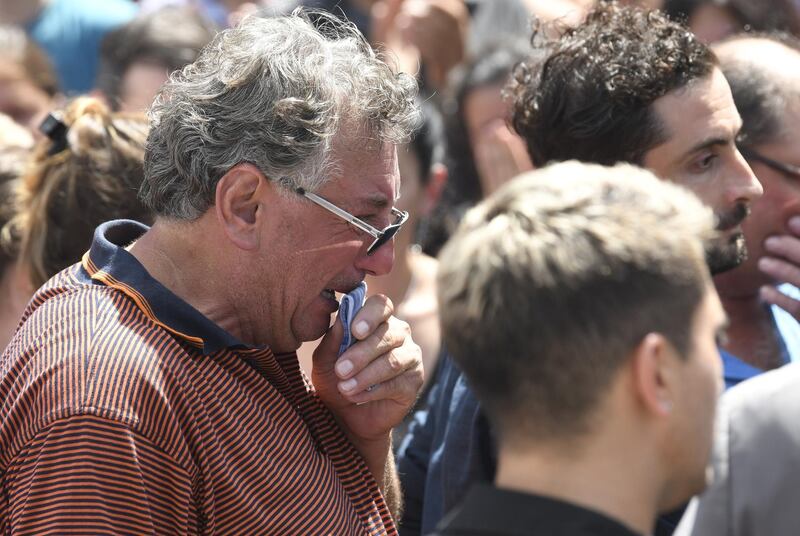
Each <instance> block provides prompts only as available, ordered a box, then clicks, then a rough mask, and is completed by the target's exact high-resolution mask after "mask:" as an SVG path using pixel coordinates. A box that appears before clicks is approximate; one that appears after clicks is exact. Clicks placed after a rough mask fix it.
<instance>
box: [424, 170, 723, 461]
mask: <svg viewBox="0 0 800 536" xmlns="http://www.w3.org/2000/svg"><path fill="white" fill-rule="evenodd" d="M712 225H713V222H712V215H711V212H710V211H709V210H708V209H707V208H705V207H704V206H703V205H702V204H701V203H700V201H698V200H697V198H696V197H694V196H693V195H692V194H691V193H689V192H688V191H686V190H684V189H682V188H680V187H677V186H675V185H672V184H670V183H666V182H663V181H659V180H658V179H656V178H655V177H654V176H653V175H652V174H650V173H649V172H647V171H644V170H640V169H638V168H634V167H632V166H628V165H619V166H616V167H613V168H605V167H601V166H597V165H587V164H579V163H576V162H567V163H562V164H558V165H554V166H550V167H548V168H545V169H543V170H540V171H536V172H532V173H530V174H526V175H523V176H522V177H521V178H518V179H516V180H515V181H513V182H512V183H511V184H509V185H507V186H506V187H504V188H503V189H502V190H500V191H499V192H497V193H496V194H495V195H493V196H492V197H491V198H489V199H488V200H487V201H485V202H483V203H481V204H480V205H478V206H477V207H476V208H474V209H472V210H471V211H470V212H468V213H467V215H466V216H465V218H464V221H463V222H462V224H461V226H460V227H459V229H458V230H457V232H456V233H455V235H454V236H453V238H452V239H451V240H450V242H449V243H448V244H447V245H446V246H445V248H444V250H443V252H442V254H441V255H440V267H439V275H438V277H439V285H438V287H439V301H440V311H441V313H440V314H441V320H442V329H443V339H444V342H445V345H446V346H447V347H448V349H449V350H450V352H451V353H452V355H453V359H454V360H455V361H456V362H457V364H458V365H459V366H460V367H461V368H462V369H463V371H464V372H465V374H466V376H467V377H468V379H469V381H470V384H471V386H472V387H473V389H474V391H475V393H476V396H477V397H478V398H479V399H480V400H481V402H482V403H483V404H484V407H485V408H486V411H487V413H488V414H489V416H490V418H491V420H492V422H493V425H494V426H495V427H496V428H497V431H498V433H499V435H500V438H501V443H502V445H503V447H509V446H510V447H512V448H513V447H515V446H516V447H522V448H523V449H524V447H525V445H529V444H531V443H534V442H538V443H542V442H548V441H559V442H561V441H567V442H571V441H572V440H573V439H576V438H577V439H580V438H582V437H583V436H584V435H585V434H586V433H588V432H589V431H590V429H591V428H592V423H593V422H594V418H595V416H596V415H595V413H596V411H597V409H598V407H600V405H601V404H600V403H601V401H602V400H603V398H604V397H605V396H606V394H607V392H608V391H609V390H610V386H611V385H612V383H613V382H614V381H615V377H616V375H617V373H618V371H619V370H620V369H621V368H622V367H623V364H624V363H625V362H626V360H627V359H628V358H629V357H630V354H631V352H633V351H634V349H636V348H637V346H639V345H640V344H641V343H642V341H643V339H645V338H646V337H647V336H648V335H650V334H654V333H655V334H659V337H662V338H663V340H665V341H668V343H669V346H670V347H671V348H672V349H674V352H675V353H676V354H677V355H679V356H687V355H689V354H692V352H693V342H692V341H693V338H692V335H691V332H692V323H693V319H694V317H695V316H696V315H695V312H696V311H697V310H698V307H699V305H700V303H701V302H702V301H703V300H704V299H705V298H706V296H708V295H709V293H713V289H712V288H711V287H710V283H709V276H708V268H707V267H706V264H705V261H704V242H705V241H706V240H707V239H708V238H709V237H710V236H711V235H712V233H713V231H712ZM720 314H721V313H720ZM710 338H711V340H710V342H709V343H708V346H710V351H711V352H712V353H713V354H714V355H713V358H714V359H716V360H717V361H718V360H719V356H718V354H717V353H716V349H715V348H714V334H712V335H711V337H710ZM712 368H713V367H712ZM717 373H719V370H718V369H717ZM704 381H707V382H708V379H707V378H706V379H704ZM714 382H716V383H714ZM717 383H718V379H717V380H713V381H712V383H711V384H710V385H711V387H713V389H710V390H712V391H715V390H716V387H715V386H716V384H717ZM708 385H709V384H708V383H707V386H708ZM716 394H717V393H716V392H714V393H713V396H716ZM678 403H680V402H678ZM711 405H712V408H711V411H712V413H713V398H712V404H711ZM707 424H708V427H709V429H710V428H711V422H708V423H707ZM684 440H685V441H687V442H690V441H691V439H689V438H684ZM709 440H710V432H709ZM708 448H710V445H708ZM706 455H707V452H706ZM703 463H704V462H703ZM701 468H702V466H701Z"/></svg>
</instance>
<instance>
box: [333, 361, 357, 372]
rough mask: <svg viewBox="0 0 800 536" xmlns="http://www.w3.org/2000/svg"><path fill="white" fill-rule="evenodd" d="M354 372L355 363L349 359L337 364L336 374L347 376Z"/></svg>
mask: <svg viewBox="0 0 800 536" xmlns="http://www.w3.org/2000/svg"><path fill="white" fill-rule="evenodd" d="M352 370H353V362H352V361H350V360H349V359H342V360H341V361H339V362H338V363H336V372H337V373H338V374H339V376H347V375H348V374H350V371H352Z"/></svg>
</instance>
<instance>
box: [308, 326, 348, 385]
mask: <svg viewBox="0 0 800 536" xmlns="http://www.w3.org/2000/svg"><path fill="white" fill-rule="evenodd" d="M343 338H344V327H343V326H342V321H341V319H339V317H338V316H337V318H336V321H334V323H333V326H331V328H330V329H329V330H328V332H327V333H326V334H325V336H324V337H322V340H321V341H319V345H317V348H316V349H315V350H314V354H313V358H312V359H313V361H312V362H313V367H314V369H315V370H316V372H318V373H326V374H328V373H331V372H332V371H333V367H334V365H335V364H336V358H337V357H338V354H339V346H340V345H341V344H342V339H343Z"/></svg>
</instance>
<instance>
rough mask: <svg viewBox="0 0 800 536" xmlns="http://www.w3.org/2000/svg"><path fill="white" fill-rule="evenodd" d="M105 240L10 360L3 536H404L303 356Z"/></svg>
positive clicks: (1, 468) (52, 288) (47, 301)
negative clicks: (282, 351)
mask: <svg viewBox="0 0 800 536" xmlns="http://www.w3.org/2000/svg"><path fill="white" fill-rule="evenodd" d="M146 229H147V228H146V227H144V226H143V225H141V224H138V223H136V222H131V221H116V222H109V223H106V224H104V225H102V226H100V227H99V228H98V229H97V231H96V233H95V237H94V242H93V244H92V247H91V250H90V251H89V252H88V253H87V254H86V256H85V257H84V259H83V261H82V262H81V263H80V264H77V265H75V266H72V267H71V268H68V269H66V270H65V271H63V272H61V273H60V274H58V275H56V276H55V277H54V278H53V279H51V280H50V281H49V282H48V283H46V284H45V286H43V287H42V288H41V289H40V290H39V291H38V292H37V293H36V295H35V296H34V297H33V299H32V301H31V303H30V304H29V306H28V308H27V310H26V311H25V314H24V316H23V323H22V324H21V326H20V328H19V329H18V330H17V333H16V334H15V336H14V338H13V340H12V342H11V343H10V345H9V346H8V348H7V349H6V352H5V353H4V354H3V356H2V358H0V483H1V485H2V497H0V533H2V534H12V533H13V534H15V535H16V534H37V535H39V534H68V533H82V534H85V533H93V534H98V533H101V534H225V535H249V534H280V535H284V534H285V535H294V534H297V535H305V534H325V535H334V536H340V535H351V534H352V535H363V534H396V529H395V527H394V524H393V521H392V519H391V517H390V514H389V511H388V509H387V506H386V504H385V502H384V499H383V496H382V495H381V492H380V490H379V488H378V485H377V483H376V481H375V479H374V478H373V476H372V474H371V473H370V472H369V470H368V469H367V466H366V464H365V463H364V461H363V459H362V458H361V457H360V455H359V454H358V453H357V452H356V450H355V448H354V447H353V445H352V444H351V443H350V442H349V441H348V440H347V438H346V437H345V435H344V433H343V432H342V430H341V429H340V428H339V427H338V426H337V424H336V422H335V420H334V418H333V416H332V415H331V413H330V412H329V411H328V410H327V409H326V408H325V406H324V405H323V404H322V403H321V402H320V400H319V398H318V397H317V396H316V394H315V393H314V391H313V389H312V387H311V385H310V383H309V382H308V380H307V379H306V377H305V376H304V375H303V373H302V372H301V370H300V368H299V365H298V361H297V357H296V355H295V354H288V355H275V354H273V353H272V352H271V351H270V350H269V348H253V347H248V346H247V345H245V344H243V343H242V342H241V341H238V340H237V339H236V338H234V337H233V336H232V335H230V334H229V333H227V332H226V331H224V330H223V329H222V328H220V327H219V326H217V325H216V324H214V323H213V322H211V321H210V320H209V319H207V318H206V317H204V316H203V315H202V314H200V313H199V312H198V311H197V310H196V309H194V308H192V307H191V306H190V305H189V304H187V303H186V302H184V301H183V300H181V299H180V298H178V297H177V296H176V295H174V294H173V293H171V292H170V291H169V290H167V289H166V288H165V287H164V286H162V285H161V284H159V283H158V282H157V281H156V280H154V279H153V278H152V277H150V275H149V274H148V273H147V271H146V270H145V269H144V268H143V267H142V265H141V264H140V263H139V262H138V261H137V260H136V259H135V258H134V257H133V256H132V255H131V254H130V253H128V252H127V251H126V250H125V249H124V247H125V246H126V245H128V244H130V243H131V242H133V241H134V240H136V239H137V238H138V237H139V236H141V234H142V233H143V232H144V231H145V230H146Z"/></svg>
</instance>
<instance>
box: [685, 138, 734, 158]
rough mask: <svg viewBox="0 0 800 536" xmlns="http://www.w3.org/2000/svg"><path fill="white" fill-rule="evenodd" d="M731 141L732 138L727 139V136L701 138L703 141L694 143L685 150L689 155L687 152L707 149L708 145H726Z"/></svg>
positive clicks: (691, 152)
mask: <svg viewBox="0 0 800 536" xmlns="http://www.w3.org/2000/svg"><path fill="white" fill-rule="evenodd" d="M735 139H736V138H734V140H735ZM732 141H733V140H730V139H727V138H721V137H716V138H709V139H707V140H703V141H701V142H699V143H698V144H696V145H693V146H692V148H691V149H689V150H688V151H686V154H687V155H689V154H693V153H697V152H699V151H702V150H703V149H708V148H710V147H715V146H718V145H728V144H729V143H731V142H732Z"/></svg>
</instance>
